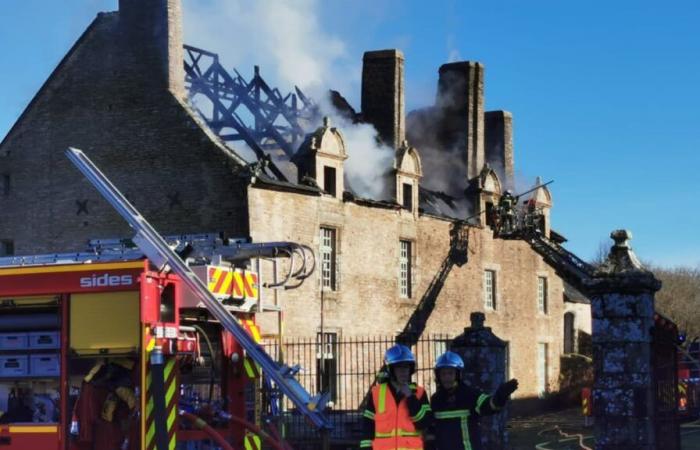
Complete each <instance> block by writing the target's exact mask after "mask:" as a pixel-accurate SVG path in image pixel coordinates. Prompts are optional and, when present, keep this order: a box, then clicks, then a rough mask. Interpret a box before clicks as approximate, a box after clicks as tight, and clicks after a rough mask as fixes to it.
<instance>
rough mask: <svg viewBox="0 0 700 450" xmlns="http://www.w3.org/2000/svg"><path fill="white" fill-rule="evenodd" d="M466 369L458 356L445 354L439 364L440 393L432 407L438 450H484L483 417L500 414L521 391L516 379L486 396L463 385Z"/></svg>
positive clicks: (434, 395) (437, 364)
mask: <svg viewBox="0 0 700 450" xmlns="http://www.w3.org/2000/svg"><path fill="white" fill-rule="evenodd" d="M463 369H464V362H463V361H462V358H461V357H460V356H459V355H458V354H457V353H454V352H445V353H444V354H442V355H441V356H440V357H439V358H438V359H437V361H436V363H435V380H436V384H437V390H436V392H435V393H434V394H433V396H432V397H431V399H430V404H431V405H432V411H433V416H434V418H435V420H434V422H433V434H434V436H435V445H436V447H435V448H436V450H481V449H482V446H481V436H480V432H479V417H481V416H486V415H490V414H495V413H497V412H498V411H499V410H500V409H501V408H503V407H504V406H505V404H506V402H507V401H508V398H509V397H510V394H512V393H513V392H515V390H516V389H518V380H516V379H512V380H510V381H508V382H506V383H503V384H501V385H500V386H499V387H498V389H497V390H496V392H495V393H494V394H493V395H489V394H486V393H484V392H481V391H479V390H478V389H475V388H473V387H471V386H468V385H466V384H464V383H463V382H462V381H461V376H460V375H461V372H462V370H463Z"/></svg>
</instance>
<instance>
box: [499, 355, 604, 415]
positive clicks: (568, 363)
mask: <svg viewBox="0 0 700 450" xmlns="http://www.w3.org/2000/svg"><path fill="white" fill-rule="evenodd" d="M560 364H561V366H560V367H561V371H560V373H559V386H560V389H559V391H558V392H552V393H547V394H545V395H544V396H543V397H525V398H517V399H514V400H513V401H512V404H511V409H510V411H511V414H512V415H514V416H528V415H535V414H542V413H547V412H553V411H558V410H561V409H565V408H571V407H580V406H581V389H583V388H584V387H592V386H593V360H592V359H591V358H590V357H588V356H585V355H580V354H577V353H571V354H568V355H562V356H561V358H560Z"/></svg>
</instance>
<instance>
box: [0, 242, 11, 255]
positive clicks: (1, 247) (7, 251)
mask: <svg viewBox="0 0 700 450" xmlns="http://www.w3.org/2000/svg"><path fill="white" fill-rule="evenodd" d="M14 254H15V244H14V242H13V241H11V240H9V239H5V240H0V256H12V255H14Z"/></svg>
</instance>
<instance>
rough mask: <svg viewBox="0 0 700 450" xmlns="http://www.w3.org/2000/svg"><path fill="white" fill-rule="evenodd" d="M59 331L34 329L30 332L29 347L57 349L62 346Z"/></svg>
mask: <svg viewBox="0 0 700 450" xmlns="http://www.w3.org/2000/svg"><path fill="white" fill-rule="evenodd" d="M58 336H59V333H58V331H34V332H31V333H29V348H31V349H35V348H36V349H57V348H60V347H61V343H60V341H59V340H58Z"/></svg>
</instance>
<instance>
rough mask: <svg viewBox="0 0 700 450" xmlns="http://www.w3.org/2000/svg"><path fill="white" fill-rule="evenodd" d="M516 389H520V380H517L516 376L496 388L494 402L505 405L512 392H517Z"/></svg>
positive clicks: (497, 404) (500, 405)
mask: <svg viewBox="0 0 700 450" xmlns="http://www.w3.org/2000/svg"><path fill="white" fill-rule="evenodd" d="M516 389H518V380H516V379H515V378H513V379H512V380H510V381H507V382H505V383H503V384H501V385H500V386H498V389H496V393H495V394H493V402H494V403H495V404H496V406H498V407H502V406H504V405H505V404H506V402H507V401H508V397H510V394H512V393H513V392H515V390H516Z"/></svg>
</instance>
